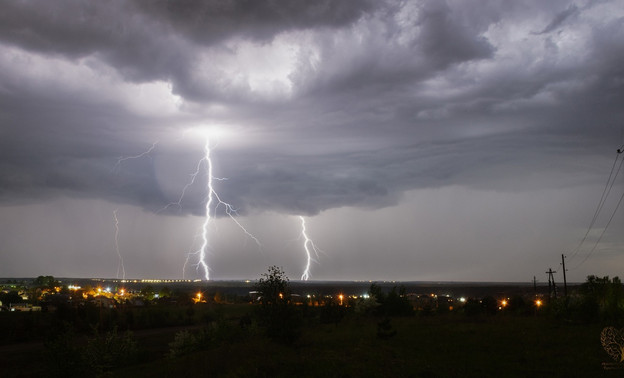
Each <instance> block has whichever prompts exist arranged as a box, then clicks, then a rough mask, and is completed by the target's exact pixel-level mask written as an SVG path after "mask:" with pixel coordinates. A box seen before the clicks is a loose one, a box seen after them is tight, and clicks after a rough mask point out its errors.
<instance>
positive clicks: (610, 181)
mask: <svg viewBox="0 0 624 378" xmlns="http://www.w3.org/2000/svg"><path fill="white" fill-rule="evenodd" d="M620 154H621V152H620V150H619V149H618V153H617V154H616V155H615V160H613V165H612V166H611V172H610V173H609V178H608V179H607V182H606V184H605V187H604V189H603V190H602V195H601V196H600V201H599V202H598V206H597V207H596V211H595V212H594V216H593V217H592V220H591V222H590V223H589V226H588V227H587V232H585V235H583V238H582V239H581V241H580V242H579V244H578V245H577V246H576V248H574V250H573V252H572V255H571V256H570V258H571V259H572V258H574V257H575V256H576V254H577V253H578V252H579V250H580V249H581V246H582V245H583V243H585V240H587V236H589V233H590V232H591V230H592V229H593V227H594V224H595V223H596V220H597V219H598V215H599V214H600V212H601V211H602V207H603V206H604V204H605V202H606V200H607V197H608V196H609V194H610V193H611V188H613V184H614V183H615V180H616V179H617V176H618V173H619V171H620V169H621V168H622V162H624V159H623V160H622V161H621V162H620V166H619V167H618V169H617V171H616V170H615V166H616V165H617V161H618V159H619V158H620ZM613 172H616V173H615V177H614V176H613Z"/></svg>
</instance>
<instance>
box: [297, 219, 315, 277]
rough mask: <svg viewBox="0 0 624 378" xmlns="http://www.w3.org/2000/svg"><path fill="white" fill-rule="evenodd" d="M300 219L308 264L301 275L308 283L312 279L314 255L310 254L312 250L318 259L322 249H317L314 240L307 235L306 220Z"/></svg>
mask: <svg viewBox="0 0 624 378" xmlns="http://www.w3.org/2000/svg"><path fill="white" fill-rule="evenodd" d="M299 219H300V220H301V236H302V237H303V249H304V250H305V253H306V264H305V268H304V270H303V274H302V275H301V280H302V281H307V280H308V279H309V278H310V264H311V262H312V254H311V253H310V250H312V251H313V252H314V254H315V255H316V257H317V258H318V255H319V251H320V249H319V248H317V247H316V245H314V242H313V241H312V239H310V238H309V237H308V234H306V223H305V218H304V217H302V216H299Z"/></svg>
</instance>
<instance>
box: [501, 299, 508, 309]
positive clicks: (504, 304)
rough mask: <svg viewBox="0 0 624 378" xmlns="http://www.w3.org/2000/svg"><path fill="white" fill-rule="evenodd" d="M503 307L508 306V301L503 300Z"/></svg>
mask: <svg viewBox="0 0 624 378" xmlns="http://www.w3.org/2000/svg"><path fill="white" fill-rule="evenodd" d="M501 305H502V306H503V307H505V306H507V300H506V299H503V301H502V302H501Z"/></svg>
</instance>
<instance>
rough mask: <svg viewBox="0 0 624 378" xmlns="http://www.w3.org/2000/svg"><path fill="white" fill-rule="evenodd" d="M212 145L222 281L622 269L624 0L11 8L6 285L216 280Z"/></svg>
mask: <svg viewBox="0 0 624 378" xmlns="http://www.w3.org/2000/svg"><path fill="white" fill-rule="evenodd" d="M208 140H209V147H210V153H211V161H212V166H213V168H212V169H213V177H215V178H222V179H226V180H213V183H214V187H215V192H216V193H218V195H219V198H220V199H221V200H222V201H225V202H228V203H230V204H231V205H232V206H233V208H234V209H236V210H237V211H238V216H236V217H235V218H234V219H235V221H236V222H238V223H239V224H240V225H242V226H243V227H244V228H245V229H246V230H247V231H248V232H249V233H251V234H253V235H254V237H256V238H257V240H258V241H259V242H260V244H261V246H258V245H257V244H256V243H255V241H254V239H252V238H251V237H249V236H248V235H246V234H245V232H243V230H241V229H240V228H239V227H238V225H237V223H236V222H235V221H234V220H232V219H230V218H228V217H227V216H226V214H225V212H224V210H225V209H224V207H223V206H220V207H219V208H218V209H215V208H214V206H213V208H212V209H211V217H212V221H211V222H210V224H209V225H208V227H207V235H208V244H209V246H208V247H209V248H208V249H207V256H206V262H207V264H208V265H209V266H210V278H211V279H216V280H221V279H238V278H249V279H257V278H259V276H260V274H261V273H263V272H266V269H267V267H268V266H270V265H279V266H282V267H283V268H284V270H285V271H286V274H287V275H288V276H289V277H290V278H291V279H294V280H297V279H299V278H300V277H301V275H302V274H303V269H304V267H305V264H306V259H305V250H304V245H303V241H304V240H303V239H302V238H301V223H300V220H299V216H304V219H305V220H306V222H307V224H306V226H307V230H306V231H307V235H308V236H309V237H310V238H312V239H313V240H314V242H315V244H316V246H317V247H318V248H319V249H320V251H319V254H318V256H317V255H315V256H313V257H314V261H313V262H312V264H311V266H310V278H311V279H314V280H334V279H338V280H435V281H520V282H529V281H531V280H532V279H533V276H536V277H537V279H538V281H540V282H546V281H547V276H546V274H545V273H544V272H545V271H546V270H547V269H548V268H553V270H557V271H558V272H559V273H558V274H557V275H556V276H557V279H558V280H561V279H562V276H561V274H560V273H561V267H560V262H561V254H562V253H565V254H566V255H568V259H567V264H568V268H569V272H568V279H569V280H572V281H583V280H584V278H585V277H586V276H587V275H588V274H596V275H600V276H603V275H610V276H616V275H619V276H622V275H624V272H623V271H622V268H623V267H624V232H622V231H623V230H624V204H622V206H621V208H619V210H618V211H615V210H616V206H617V205H618V201H619V200H620V199H621V196H622V193H623V192H624V179H623V177H624V172H622V170H624V169H620V171H619V172H620V175H619V176H618V177H616V179H615V182H614V184H613V186H612V188H611V191H609V196H608V197H607V199H606V201H605V203H604V205H603V206H602V209H601V211H600V213H599V214H598V217H597V218H596V220H595V221H594V222H593V224H592V218H593V216H594V213H595V211H596V209H597V206H598V204H599V201H600V200H601V195H602V194H603V193H604V190H605V188H608V187H611V185H610V184H607V183H608V181H607V180H608V179H609V175H610V173H611V172H612V169H613V171H615V172H617V171H618V169H619V167H620V165H619V163H620V162H621V161H622V159H623V158H622V155H624V154H621V155H618V154H617V153H616V150H617V149H618V148H622V144H623V143H624V7H622V2H621V1H619V0H613V1H608V0H606V1H600V0H597V1H575V2H572V1H558V0H552V1H542V0H539V1H537V0H536V1H521V2H516V1H488V0H482V1H480V0H474V1H473V0H461V1H459V0H458V1H452V0H449V1H441V0H431V1H378V0H375V1H329V0H318V1H309V0H289V1H249V0H230V1H186V0H180V1H165V0H156V1H139V0H137V1H86V0H84V1H81V0H58V1H47V0H39V1H34V0H33V1H17V0H7V1H3V3H2V12H1V13H0V277H34V276H38V275H54V276H61V277H93V276H97V277H112V278H115V277H120V275H123V272H122V271H121V270H120V265H121V261H123V268H124V269H125V276H126V277H127V278H182V277H184V278H190V279H199V278H203V277H204V273H203V271H202V269H198V267H197V263H198V255H196V254H191V255H189V252H194V251H197V250H198V249H199V248H201V243H202V238H201V236H200V233H201V230H202V226H203V223H204V220H205V215H206V214H205V210H206V209H205V208H206V201H207V195H208V192H207V190H206V189H207V182H208V177H207V176H206V171H207V164H205V162H201V159H202V158H203V157H204V155H205V152H204V148H205V145H206V142H207V141H208ZM618 156H619V160H616V157H618ZM613 167H615V168H613ZM198 168H199V172H198V174H197V175H196V176H192V174H193V173H194V172H195V171H196V170H197V169H198ZM614 174H615V173H614ZM193 177H194V178H195V182H194V183H193V184H192V185H188V186H187V184H189V183H191V180H192V179H193ZM183 192H184V194H185V195H184V197H183V198H182V200H181V201H180V205H179V206H169V207H166V206H167V204H170V203H173V202H177V201H179V199H180V198H181V195H182V193H183ZM215 203H216V202H213V205H214V204H215ZM215 216H216V218H215ZM610 219H611V222H610V223H609V220H610ZM608 223H609V227H608V228H606V229H605V226H606V225H607V224H608ZM590 225H592V227H591V230H590V232H589V234H588V235H587V236H586V237H585V235H586V233H587V231H588V230H589V226H590ZM116 226H117V227H118V230H117V229H116ZM116 237H117V246H118V248H119V252H117V250H116V244H115V238H116ZM187 258H188V261H187ZM185 262H187V263H186V265H185ZM200 268H201V267H200Z"/></svg>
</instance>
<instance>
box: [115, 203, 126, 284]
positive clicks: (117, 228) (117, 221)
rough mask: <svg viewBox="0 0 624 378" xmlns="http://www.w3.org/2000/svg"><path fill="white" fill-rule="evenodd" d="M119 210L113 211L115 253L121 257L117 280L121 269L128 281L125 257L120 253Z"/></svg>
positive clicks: (123, 276)
mask: <svg viewBox="0 0 624 378" xmlns="http://www.w3.org/2000/svg"><path fill="white" fill-rule="evenodd" d="M118 210H119V209H115V210H114V211H113V219H114V220H115V251H117V256H118V257H119V263H118V264H117V278H119V270H120V269H121V271H122V273H123V275H122V278H123V279H124V280H125V279H126V268H125V267H124V262H123V257H121V252H120V251H119V219H118V218H117V211H118Z"/></svg>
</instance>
